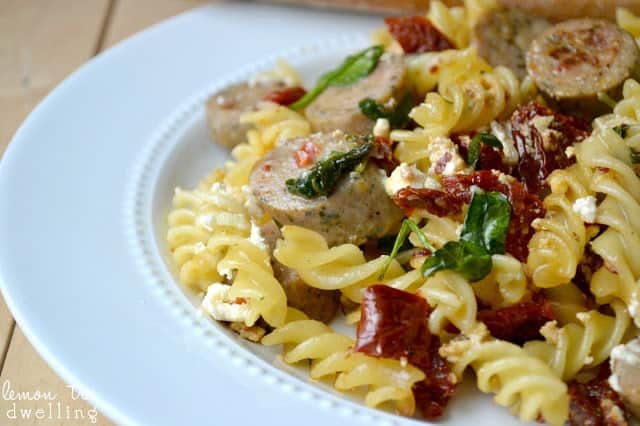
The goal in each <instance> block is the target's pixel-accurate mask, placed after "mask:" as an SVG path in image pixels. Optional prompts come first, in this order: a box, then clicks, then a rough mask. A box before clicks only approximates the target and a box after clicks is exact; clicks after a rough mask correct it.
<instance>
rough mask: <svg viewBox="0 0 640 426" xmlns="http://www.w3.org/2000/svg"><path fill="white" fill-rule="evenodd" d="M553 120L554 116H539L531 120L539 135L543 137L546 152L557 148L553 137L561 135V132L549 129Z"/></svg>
mask: <svg viewBox="0 0 640 426" xmlns="http://www.w3.org/2000/svg"><path fill="white" fill-rule="evenodd" d="M553 120H554V117H553V116H552V115H538V116H536V117H534V118H533V119H532V120H531V124H533V127H535V128H536V130H537V131H538V133H540V136H542V146H543V147H544V149H546V150H553V149H555V148H556V145H555V140H554V138H553V137H552V136H553V135H554V134H556V135H557V134H559V132H558V131H557V130H553V129H550V128H549V126H550V125H551V123H553Z"/></svg>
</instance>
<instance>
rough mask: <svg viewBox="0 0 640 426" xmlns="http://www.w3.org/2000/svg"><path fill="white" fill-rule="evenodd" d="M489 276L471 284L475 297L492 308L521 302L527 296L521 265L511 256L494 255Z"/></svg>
mask: <svg viewBox="0 0 640 426" xmlns="http://www.w3.org/2000/svg"><path fill="white" fill-rule="evenodd" d="M491 261H492V264H493V266H492V268H491V272H490V273H489V275H487V276H486V277H485V278H483V279H482V280H480V281H478V282H475V283H474V284H473V290H474V292H475V294H476V297H477V298H478V299H480V300H481V301H482V302H484V303H486V304H488V305H489V306H491V307H492V308H504V307H507V306H513V305H515V304H516V303H519V302H521V301H522V300H523V299H524V297H525V296H526V295H527V294H529V291H528V290H527V277H526V275H525V273H524V268H523V265H522V264H521V263H520V261H518V259H516V258H514V257H513V256H509V255H503V254H494V255H493V256H491Z"/></svg>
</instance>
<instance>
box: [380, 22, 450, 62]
mask: <svg viewBox="0 0 640 426" xmlns="http://www.w3.org/2000/svg"><path fill="white" fill-rule="evenodd" d="M384 23H385V24H386V25H387V29H388V30H389V32H390V33H391V35H392V36H393V38H395V39H396V40H397V41H398V43H400V46H402V50H404V52H405V53H424V52H439V51H441V50H447V49H455V48H456V46H455V45H454V44H453V42H451V40H449V39H448V38H447V36H445V35H444V34H442V33H441V32H440V30H438V29H437V28H436V27H435V26H434V25H433V24H432V23H431V21H430V20H428V19H427V18H425V17H424V16H403V17H391V18H385V20H384Z"/></svg>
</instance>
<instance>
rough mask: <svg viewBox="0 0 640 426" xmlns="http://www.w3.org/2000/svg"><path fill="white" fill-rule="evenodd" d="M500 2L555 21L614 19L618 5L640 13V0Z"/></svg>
mask: <svg viewBox="0 0 640 426" xmlns="http://www.w3.org/2000/svg"><path fill="white" fill-rule="evenodd" d="M498 2H499V3H500V4H502V5H504V6H514V7H519V8H521V9H522V10H525V11H526V13H529V14H532V15H536V16H544V17H545V18H547V19H550V20H552V21H554V22H558V21H564V20H567V19H572V18H587V17H589V18H600V19H610V20H614V19H615V17H616V8H617V7H624V8H627V9H630V10H631V11H632V12H633V13H640V3H639V2H638V0H499V1H498Z"/></svg>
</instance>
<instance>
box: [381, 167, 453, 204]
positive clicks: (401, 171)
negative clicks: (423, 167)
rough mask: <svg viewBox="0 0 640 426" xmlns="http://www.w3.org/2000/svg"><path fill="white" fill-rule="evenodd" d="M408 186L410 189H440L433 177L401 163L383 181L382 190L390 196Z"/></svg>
mask: <svg viewBox="0 0 640 426" xmlns="http://www.w3.org/2000/svg"><path fill="white" fill-rule="evenodd" d="M409 186H410V187H412V188H430V189H441V188H442V187H441V185H440V182H438V181H437V180H436V179H435V178H434V177H432V176H429V175H427V174H425V173H422V172H421V171H420V170H419V169H418V168H417V167H416V166H415V164H412V165H408V164H407V163H401V164H400V165H399V166H398V167H396V168H395V169H394V170H393V172H392V173H391V176H389V177H388V178H385V180H384V189H385V190H386V191H387V194H389V195H390V196H393V195H395V194H396V193H397V192H398V191H400V190H401V189H403V188H406V187H409Z"/></svg>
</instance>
